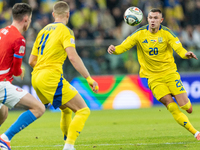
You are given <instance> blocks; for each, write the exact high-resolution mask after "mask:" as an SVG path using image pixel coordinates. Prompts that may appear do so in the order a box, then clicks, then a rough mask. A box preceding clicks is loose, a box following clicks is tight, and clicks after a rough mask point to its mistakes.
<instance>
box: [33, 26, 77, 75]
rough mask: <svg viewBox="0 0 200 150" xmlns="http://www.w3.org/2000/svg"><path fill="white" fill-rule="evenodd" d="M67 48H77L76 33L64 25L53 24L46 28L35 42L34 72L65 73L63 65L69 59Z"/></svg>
mask: <svg viewBox="0 0 200 150" xmlns="http://www.w3.org/2000/svg"><path fill="white" fill-rule="evenodd" d="M66 47H74V48H75V38H74V33H73V31H72V30H71V29H69V28H68V27H67V26H66V25H64V24H63V23H51V24H48V25H47V26H46V27H44V28H43V29H42V30H41V31H40V32H39V33H38V36H37V38H36V40H35V43H34V45H33V49H32V53H31V54H32V55H35V56H37V64H36V65H35V67H34V68H33V72H32V73H34V72H36V71H37V70H41V69H42V70H44V69H50V70H52V71H57V72H60V73H61V74H62V73H63V69H62V65H63V63H64V61H65V59H66V57H67V53H66V51H65V48H66Z"/></svg>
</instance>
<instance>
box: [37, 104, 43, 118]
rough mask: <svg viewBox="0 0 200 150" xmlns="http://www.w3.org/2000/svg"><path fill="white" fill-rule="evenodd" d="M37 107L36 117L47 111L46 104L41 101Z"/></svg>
mask: <svg viewBox="0 0 200 150" xmlns="http://www.w3.org/2000/svg"><path fill="white" fill-rule="evenodd" d="M36 109H37V110H36V111H37V114H35V117H36V118H39V117H41V116H42V115H43V114H44V112H45V106H44V105H43V104H42V103H41V104H40V105H38V106H37V108H36Z"/></svg>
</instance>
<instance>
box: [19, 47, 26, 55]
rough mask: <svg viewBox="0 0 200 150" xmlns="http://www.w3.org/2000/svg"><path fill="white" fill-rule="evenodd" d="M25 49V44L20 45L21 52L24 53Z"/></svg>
mask: <svg viewBox="0 0 200 150" xmlns="http://www.w3.org/2000/svg"><path fill="white" fill-rule="evenodd" d="M24 51H25V47H24V46H20V48H19V54H23V53H24Z"/></svg>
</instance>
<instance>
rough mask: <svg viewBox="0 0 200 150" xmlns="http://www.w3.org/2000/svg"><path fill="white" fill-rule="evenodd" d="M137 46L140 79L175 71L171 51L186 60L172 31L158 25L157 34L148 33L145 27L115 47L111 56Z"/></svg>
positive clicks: (146, 26)
mask: <svg viewBox="0 0 200 150" xmlns="http://www.w3.org/2000/svg"><path fill="white" fill-rule="evenodd" d="M135 45H137V55H138V61H139V64H140V77H142V78H152V77H153V78H154V77H155V76H157V77H159V76H160V75H162V74H166V73H170V72H174V71H176V70H177V67H176V64H175V62H174V57H173V50H174V51H176V53H177V54H178V55H179V56H181V57H182V58H184V59H186V58H187V57H186V56H185V54H186V53H187V51H186V50H185V49H184V48H183V47H182V44H181V43H180V41H179V39H178V37H177V36H176V35H174V34H173V33H172V31H171V30H170V29H169V28H167V27H165V26H162V25H160V28H159V30H158V32H157V33H151V32H150V31H149V25H145V26H143V27H141V28H139V29H138V30H136V31H135V32H134V33H133V34H132V35H130V36H129V37H127V39H125V40H124V41H123V42H122V43H121V44H120V45H118V46H116V47H115V48H116V50H115V52H114V53H113V54H121V53H123V52H125V51H127V50H130V49H131V48H132V47H133V46H135Z"/></svg>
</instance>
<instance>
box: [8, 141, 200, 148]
mask: <svg viewBox="0 0 200 150" xmlns="http://www.w3.org/2000/svg"><path fill="white" fill-rule="evenodd" d="M192 143H198V144H200V143H199V142H173V143H135V144H133V143H129V144H128V143H127V144H78V145H76V146H115V145H120V146H122V145H136V146H137V145H145V146H146V145H147V146H148V145H176V144H177V145H179V144H192ZM62 146H64V144H63V145H35V146H12V147H14V148H16V147H30V148H31V147H62Z"/></svg>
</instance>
